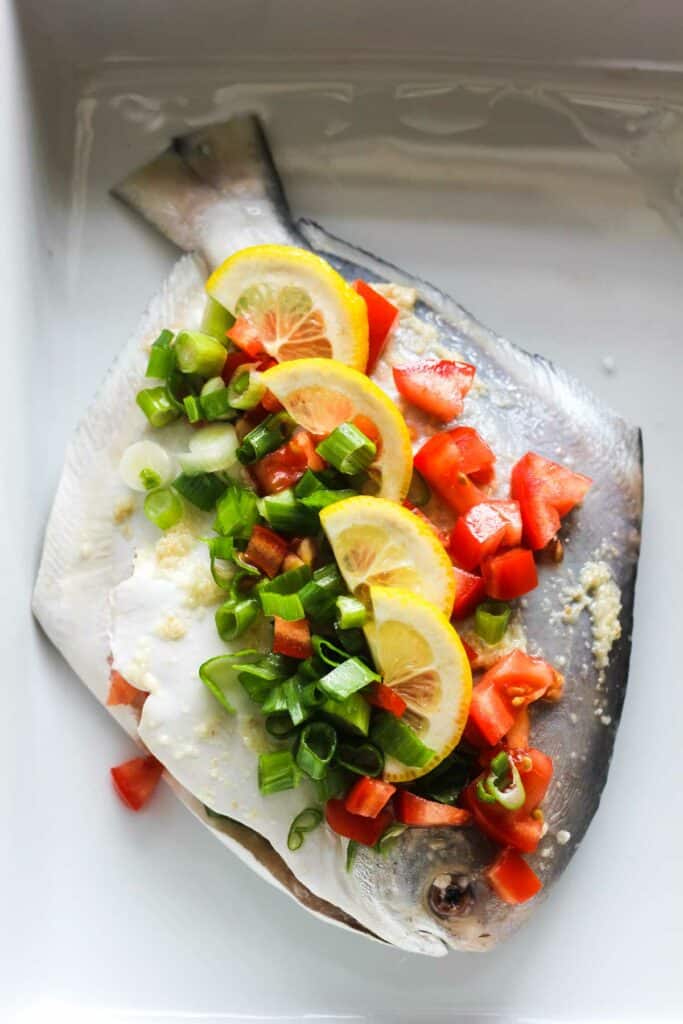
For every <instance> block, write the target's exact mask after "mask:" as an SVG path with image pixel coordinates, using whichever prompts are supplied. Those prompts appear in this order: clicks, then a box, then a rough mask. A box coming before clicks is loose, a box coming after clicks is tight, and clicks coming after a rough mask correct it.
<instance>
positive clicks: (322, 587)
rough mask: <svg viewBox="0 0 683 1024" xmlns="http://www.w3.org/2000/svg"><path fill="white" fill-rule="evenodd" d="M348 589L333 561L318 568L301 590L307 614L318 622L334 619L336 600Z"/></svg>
mask: <svg viewBox="0 0 683 1024" xmlns="http://www.w3.org/2000/svg"><path fill="white" fill-rule="evenodd" d="M345 590H346V587H345V585H344V581H343V579H342V578H341V574H340V572H339V570H338V569H337V566H336V565H335V564H334V563H333V562H332V563H330V564H329V565H324V566H322V568H320V569H316V571H315V572H314V573H313V576H312V577H311V580H310V582H309V583H307V584H306V586H305V587H303V589H302V590H301V593H300V595H299V596H300V597H301V601H302V604H303V606H304V609H305V611H306V616H307V617H308V618H310V619H314V620H316V621H318V622H324V621H325V620H327V619H330V620H331V619H333V618H334V615H335V611H336V606H335V601H336V599H337V597H338V596H339V595H340V594H343V593H344V591H345Z"/></svg>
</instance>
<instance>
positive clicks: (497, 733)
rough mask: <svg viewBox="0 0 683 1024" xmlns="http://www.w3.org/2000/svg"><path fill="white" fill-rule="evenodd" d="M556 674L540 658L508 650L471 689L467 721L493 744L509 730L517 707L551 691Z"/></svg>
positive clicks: (521, 706) (517, 710) (516, 712)
mask: <svg viewBox="0 0 683 1024" xmlns="http://www.w3.org/2000/svg"><path fill="white" fill-rule="evenodd" d="M558 676H559V673H558V672H556V671H555V669H554V668H553V667H552V665H549V664H548V662H547V661H543V659H542V658H532V657H531V656H530V655H528V654H525V653H524V651H511V652H510V653H509V654H506V655H505V657H503V658H501V659H500V660H499V661H497V662H496V663H495V665H492V666H491V668H490V669H489V670H488V672H486V673H485V674H484V675H483V676H482V678H481V679H480V681H479V682H478V683H477V685H476V686H475V687H474V689H473V690H472V702H471V704H470V718H469V721H470V722H472V723H473V725H474V727H475V729H477V730H478V731H479V733H480V734H481V736H482V737H483V738H484V740H485V741H486V742H487V743H488V744H489V745H490V746H495V745H496V743H499V742H500V741H501V740H502V738H503V736H505V735H506V734H507V733H509V731H510V729H512V727H513V725H514V724H515V718H516V716H517V714H518V712H519V711H520V709H521V708H523V707H526V706H527V705H528V704H531V703H532V702H533V701H535V700H539V699H540V698H541V697H545V696H546V694H547V693H548V692H554V689H555V687H556V686H557V679H558Z"/></svg>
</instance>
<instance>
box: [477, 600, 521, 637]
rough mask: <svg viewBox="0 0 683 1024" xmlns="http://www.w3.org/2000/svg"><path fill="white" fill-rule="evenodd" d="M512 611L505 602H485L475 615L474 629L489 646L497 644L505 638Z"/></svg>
mask: <svg viewBox="0 0 683 1024" xmlns="http://www.w3.org/2000/svg"><path fill="white" fill-rule="evenodd" d="M511 614H512V609H511V608H510V605H509V604H506V602H505V601H483V602H482V603H481V604H480V605H478V606H477V610H476V612H475V613H474V628H475V630H476V632H477V635H478V636H480V637H481V638H482V640H485V641H486V643H487V644H497V643H500V641H501V640H502V639H503V637H504V636H505V631H506V629H507V628H508V622H509V621H510V615H511Z"/></svg>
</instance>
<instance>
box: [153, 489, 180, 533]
mask: <svg viewBox="0 0 683 1024" xmlns="http://www.w3.org/2000/svg"><path fill="white" fill-rule="evenodd" d="M143 508H144V511H145V515H146V516H147V518H148V519H149V521H150V522H151V523H154V525H155V526H158V527H159V529H160V530H168V529H169V528H170V527H171V526H175V524H176V523H179V522H180V520H181V519H182V518H183V503H182V500H181V499H180V498H179V497H178V495H177V494H174V493H173V491H171V490H169V489H168V488H161V489H160V490H158V491H152V492H151V494H148V495H147V497H146V498H145V503H144V506H143Z"/></svg>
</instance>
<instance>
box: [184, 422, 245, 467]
mask: <svg viewBox="0 0 683 1024" xmlns="http://www.w3.org/2000/svg"><path fill="white" fill-rule="evenodd" d="M238 443H239V442H238V440H237V434H236V433H235V428H234V427H233V426H231V425H230V424H229V423H217V424H215V425H214V426H211V427H203V428H202V429H201V430H197V431H196V433H195V434H194V436H193V437H192V439H191V441H190V450H189V452H183V453H182V454H180V455H179V456H178V461H179V462H180V465H181V467H182V469H183V472H184V473H187V474H188V476H196V475H197V474H199V473H220V472H223V471H224V470H226V469H230V467H231V466H234V465H235V463H236V462H237V446H238Z"/></svg>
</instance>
